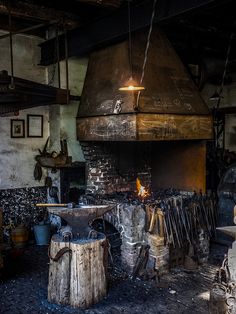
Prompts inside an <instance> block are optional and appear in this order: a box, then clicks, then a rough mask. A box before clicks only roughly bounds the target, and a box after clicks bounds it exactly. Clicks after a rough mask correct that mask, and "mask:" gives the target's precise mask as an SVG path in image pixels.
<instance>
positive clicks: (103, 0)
mask: <svg viewBox="0 0 236 314" xmlns="http://www.w3.org/2000/svg"><path fill="white" fill-rule="evenodd" d="M77 2H81V3H84V4H92V5H95V6H97V7H108V8H119V6H120V5H121V0H77Z"/></svg>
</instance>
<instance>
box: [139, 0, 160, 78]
mask: <svg viewBox="0 0 236 314" xmlns="http://www.w3.org/2000/svg"><path fill="white" fill-rule="evenodd" d="M156 3H157V0H154V1H153V6H152V16H151V21H150V27H149V32H148V37H147V44H146V49H145V54H144V60H143V68H142V75H141V79H140V83H141V84H142V82H143V79H144V73H145V67H146V63H147V57H148V49H149V46H150V39H151V34H152V27H153V21H154V17H155V11H156Z"/></svg>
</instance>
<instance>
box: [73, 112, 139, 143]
mask: <svg viewBox="0 0 236 314" xmlns="http://www.w3.org/2000/svg"><path fill="white" fill-rule="evenodd" d="M77 137H78V139H79V140H80V141H134V140H136V116H135V115H134V114H131V115H112V116H101V117H89V118H77Z"/></svg>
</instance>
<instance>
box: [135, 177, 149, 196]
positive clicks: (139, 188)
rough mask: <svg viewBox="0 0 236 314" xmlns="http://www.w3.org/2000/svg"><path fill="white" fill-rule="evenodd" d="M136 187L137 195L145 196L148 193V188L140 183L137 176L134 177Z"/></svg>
mask: <svg viewBox="0 0 236 314" xmlns="http://www.w3.org/2000/svg"><path fill="white" fill-rule="evenodd" d="M136 188H137V191H138V196H140V197H142V198H145V197H147V196H148V195H149V192H148V190H146V188H145V187H144V186H143V185H142V184H141V182H140V180H139V178H137V179H136Z"/></svg>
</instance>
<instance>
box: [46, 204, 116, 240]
mask: <svg viewBox="0 0 236 314" xmlns="http://www.w3.org/2000/svg"><path fill="white" fill-rule="evenodd" d="M112 208H113V205H81V206H78V207H75V208H67V207H48V212H49V213H51V214H54V215H57V216H60V217H61V218H63V219H64V220H65V221H66V222H67V223H68V225H69V226H70V227H71V228H72V233H73V237H74V238H77V237H79V238H87V237H88V235H89V231H90V230H91V228H90V226H89V223H90V222H92V221H93V220H94V219H96V218H98V217H101V216H102V215H103V214H105V213H106V212H108V211H110V210H111V209H112Z"/></svg>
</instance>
